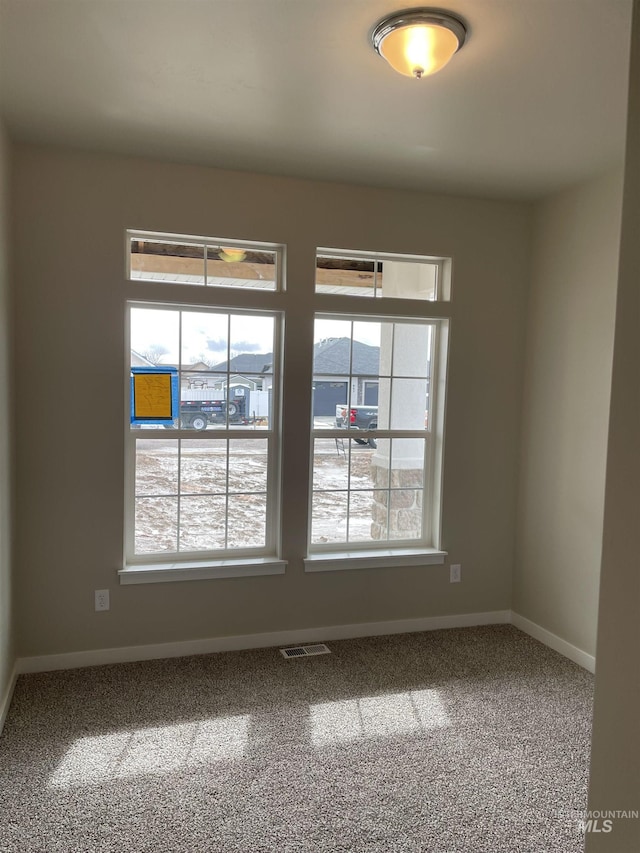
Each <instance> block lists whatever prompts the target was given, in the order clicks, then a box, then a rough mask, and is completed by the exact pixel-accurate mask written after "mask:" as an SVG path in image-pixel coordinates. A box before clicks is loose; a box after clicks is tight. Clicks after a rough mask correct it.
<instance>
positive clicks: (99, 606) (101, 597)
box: [95, 589, 109, 610]
mask: <svg viewBox="0 0 640 853" xmlns="http://www.w3.org/2000/svg"><path fill="white" fill-rule="evenodd" d="M95 608H96V610H108V609H109V590H108V589H97V590H96V591H95Z"/></svg>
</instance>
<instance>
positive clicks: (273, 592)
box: [14, 146, 530, 655]
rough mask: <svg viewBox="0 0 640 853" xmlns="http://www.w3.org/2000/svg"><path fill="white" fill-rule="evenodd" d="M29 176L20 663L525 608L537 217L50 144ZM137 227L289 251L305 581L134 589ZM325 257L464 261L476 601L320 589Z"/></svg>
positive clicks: (293, 522) (288, 455) (458, 281)
mask: <svg viewBox="0 0 640 853" xmlns="http://www.w3.org/2000/svg"><path fill="white" fill-rule="evenodd" d="M14 177H15V194H14V197H15V208H14V210H15V247H16V271H17V281H16V299H15V308H16V313H15V324H16V342H17V343H16V392H15V401H14V403H15V407H16V412H18V413H20V414H19V417H18V422H19V425H20V429H19V430H18V431H17V466H18V471H19V479H18V483H17V529H16V544H17V548H16V559H17V576H18V579H19V580H18V589H17V591H18V598H19V602H18V619H17V622H18V626H19V653H20V655H36V654H47V653H55V652H65V651H73V650H80V649H98V648H107V647H112V646H120V645H133V644H140V643H155V642H162V641H167V642H169V641H177V640H183V639H189V638H201V637H215V636H224V635H231V634H245V633H253V632H262V631H272V630H279V629H295V628H300V627H312V626H323V625H335V624H346V623H358V622H366V621H378V620H391V619H401V618H410V617H420V616H429V615H442V614H452V613H464V612H476V611H487V610H497V609H503V608H508V607H509V605H510V594H511V573H512V567H513V550H514V528H515V518H514V512H515V511H514V506H515V498H516V465H517V447H518V436H519V417H520V398H521V390H520V381H521V370H522V350H523V343H522V341H523V331H524V309H525V293H526V284H527V270H528V260H529V259H528V248H529V246H528V241H529V225H530V223H529V208H528V206H526V205H521V204H516V203H513V204H512V203H505V202H495V201H478V200H472V199H463V198H446V197H439V196H432V195H427V194H424V193H412V192H400V191H390V190H373V189H367V188H361V187H360V188H358V187H349V186H344V185H338V184H329V183H326V184H325V183H312V182H305V181H298V180H289V179H280V178H273V177H265V176H257V175H249V174H243V173H230V172H221V171H216V170H210V169H203V168H197V167H187V166H177V165H169V164H161V163H155V162H150V161H144V160H129V159H118V158H110V157H103V156H92V155H83V154H76V153H72V152H64V151H58V150H54V149H46V148H38V147H30V146H17V148H16V149H15V175H14ZM127 227H129V228H139V229H149V230H158V231H169V232H179V233H192V234H204V235H211V236H217V237H236V238H245V239H257V240H265V241H273V242H283V243H286V244H287V245H288V286H289V288H290V290H289V295H288V296H287V299H288V300H289V303H290V316H289V318H288V323H287V332H286V341H285V348H286V360H287V365H288V372H287V377H286V383H285V396H286V400H287V402H286V404H285V413H284V446H285V463H284V502H283V515H284V520H283V529H284V556H285V557H286V558H288V559H289V561H290V562H289V568H288V571H287V573H286V575H284V576H276V577H263V578H248V579H228V580H218V581H198V582H184V583H171V584H166V583H165V584H157V585H146V586H127V587H121V586H118V584H117V578H116V571H117V569H118V568H119V566H120V565H121V543H122V527H123V488H124V486H123V436H122V432H123V429H122V425H123V422H124V389H123V384H124V338H123V325H124V324H123V313H124V311H123V306H124V294H125V285H124V283H123V270H124V256H123V253H124V240H123V237H124V230H125V228H127ZM316 245H321V246H337V247H343V248H359V249H377V250H380V251H387V252H393V251H402V252H416V253H433V254H440V255H445V256H452V257H453V258H454V297H455V299H454V302H453V303H452V305H451V311H452V325H451V331H452V334H451V349H450V391H449V397H448V410H447V445H446V460H445V484H444V512H443V516H444V518H443V533H444V542H443V544H444V547H445V548H446V549H448V550H449V552H450V554H451V561H453V562H460V563H462V566H463V582H462V583H461V584H454V585H451V584H449V582H448V568H447V567H446V566H435V567H430V568H428V567H427V568H403V569H394V570H385V569H376V570H359V571H347V572H336V573H323V574H311V575H305V574H304V572H303V564H302V557H303V554H304V545H305V531H306V522H307V498H306V491H307V485H308V482H307V480H308V474H307V472H308V455H307V453H308V451H307V439H306V434H307V430H308V427H309V411H310V383H309V372H310V368H311V359H312V335H311V331H312V327H311V316H312V315H311V312H312V293H313V282H314V248H315V246H316ZM141 292H142V285H141ZM427 310H428V309H427ZM45 378H46V380H47V381H44V379H45ZM103 587H108V588H110V589H111V610H110V612H109V613H106V614H105V613H99V614H96V613H94V611H93V590H94V589H96V588H103Z"/></svg>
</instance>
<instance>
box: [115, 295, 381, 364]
mask: <svg viewBox="0 0 640 853" xmlns="http://www.w3.org/2000/svg"><path fill="white" fill-rule="evenodd" d="M341 337H351V321H349V320H325V319H321V320H316V328H315V335H314V342H317V341H320V340H324V339H325V338H341ZM182 338H183V340H182V363H183V364H194V363H195V362H197V361H200V360H202V359H203V358H204V359H205V360H206V361H210V362H211V363H213V364H216V363H219V362H222V361H226V360H227V344H228V342H230V344H231V347H230V349H231V351H232V353H233V354H234V355H239V354H240V353H271V352H273V319H272V318H271V317H268V316H258V315H249V314H244V315H240V314H234V315H232V317H231V321H230V322H228V320H227V317H226V315H224V314H215V313H211V312H209V311H207V312H204V311H202V312H198V311H184V312H183V328H182ZM354 338H355V339H356V340H358V341H361V342H362V343H366V344H369V345H371V346H380V323H377V322H356V323H354ZM155 347H160V348H161V352H162V351H164V352H163V355H162V358H161V361H160V363H163V364H177V363H178V361H179V355H180V321H179V311H177V310H175V309H167V308H160V309H156V308H132V309H131V348H132V349H134V350H135V351H136V352H138V353H140V354H141V355H142V354H144V353H145V352H149V351H150V350H152V349H153V348H155Z"/></svg>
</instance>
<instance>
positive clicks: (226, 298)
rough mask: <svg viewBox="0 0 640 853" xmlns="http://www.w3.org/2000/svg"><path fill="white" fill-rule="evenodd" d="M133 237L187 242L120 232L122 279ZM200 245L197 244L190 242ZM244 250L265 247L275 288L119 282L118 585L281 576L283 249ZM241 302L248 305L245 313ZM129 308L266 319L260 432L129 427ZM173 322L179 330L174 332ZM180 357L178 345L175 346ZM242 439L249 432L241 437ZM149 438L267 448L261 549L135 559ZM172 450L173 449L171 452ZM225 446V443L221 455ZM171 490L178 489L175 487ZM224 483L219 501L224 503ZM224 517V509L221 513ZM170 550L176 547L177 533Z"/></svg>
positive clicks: (182, 238) (229, 242) (161, 554)
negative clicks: (265, 405) (144, 447)
mask: <svg viewBox="0 0 640 853" xmlns="http://www.w3.org/2000/svg"><path fill="white" fill-rule="evenodd" d="M140 234H144V235H145V236H147V237H148V238H156V239H158V240H162V239H166V238H167V237H168V238H169V239H176V240H180V241H189V240H190V239H192V238H190V237H187V236H185V235H174V234H164V233H152V232H140V231H135V232H132V231H131V230H127V232H126V234H125V245H126V259H127V260H126V264H127V274H128V272H129V270H128V264H129V242H130V239H132V235H133V238H135V236H138V235H140ZM197 239H198V241H200V239H201V238H197ZM209 242H211V243H216V242H224V243H225V244H226V245H230V246H231V245H234V246H236V245H238V244H239V242H240V241H237V240H226V239H225V240H222V241H219V240H216V239H210V240H209ZM243 246H246V247H247V248H259V249H267V250H268V251H270V252H274V253H275V256H276V270H277V272H278V275H277V280H276V290H267V289H259V288H256V289H251V288H237V287H223V286H221V285H216V286H212V287H203V286H202V285H199V284H191V283H179V282H166V281H146V280H143V279H137V278H136V279H129V278H127V280H126V285H127V287H126V290H127V293H126V295H125V299H124V317H123V320H124V344H125V363H124V368H125V369H124V374H125V436H124V463H125V464H124V486H125V492H124V536H123V564H122V565H123V568H122V569H121V570H120V571H119V576H120V582H121V583H122V584H136V583H156V582H162V581H172V580H190V579H201V578H215V577H238V576H247V575H249V576H253V575H264V574H282V573H284V571H285V568H286V565H287V563H286V561H285V560H283V559H282V558H281V548H282V543H281V524H280V518H281V504H282V501H281V490H282V387H283V334H284V305H283V303H282V291H283V289H284V288H283V281H282V272H283V269H284V263H283V260H284V246H283V245H280V244H265V243H259V244H258V243H248V242H243ZM248 303H252V304H251V305H250V307H247V304H248ZM134 308H143V309H158V310H170V311H178V312H182V311H187V312H195V313H211V314H218V315H229V314H232V315H241V316H242V315H244V316H256V317H260V316H262V317H265V316H268V317H272V318H273V321H274V339H273V374H272V375H273V381H272V397H271V413H270V423H269V426H268V428H266V429H264V428H261V429H259V430H255V431H254V430H248V429H246V428H237V427H236V428H234V427H233V425H232V424H230V423H227V424H226V425H225V426H224V427H223V428H219V429H215V430H214V429H211V430H203V431H201V432H195V431H194V430H193V429H183V428H178V429H173V430H171V431H170V432H168V431H165V430H164V429H162V428H160V429H155V430H146V431H144V432H142V431H140V430H136V429H132V427H131V423H130V378H129V377H130V363H131V362H130V353H131V311H132V309H134ZM181 325H182V324H181V323H180V328H181ZM179 346H180V350H181V351H180V358H182V346H181V342H180V345H179ZM248 433H250V434H248ZM140 438H144V439H150V440H152V441H153V440H164V441H167V440H175V441H177V442H180V441H185V440H195V441H199V442H200V441H209V440H211V441H216V440H218V441H220V440H226V441H233V440H234V439H240V440H245V441H254V440H265V441H266V442H267V471H266V476H267V480H266V489H265V496H266V518H265V544H264V545H263V546H255V547H243V548H226V549H209V550H206V551H204V550H202V551H188V552H187V551H184V552H181V551H179V550H176V551H167V552H155V553H143V554H136V553H135V503H136V493H135V492H136V442H137V441H138V440H139V439H140ZM179 450H180V444H178V451H179ZM228 452H229V445H227V453H228ZM177 488H178V492H179V489H180V485H179V483H178V486H177ZM228 495H229V490H228V482H227V484H226V491H225V496H226V497H228ZM227 512H228V505H227V509H226V510H225V515H226V514H227ZM177 537H178V538H177V541H176V548H179V529H178V530H177Z"/></svg>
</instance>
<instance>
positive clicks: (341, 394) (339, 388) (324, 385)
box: [313, 382, 347, 417]
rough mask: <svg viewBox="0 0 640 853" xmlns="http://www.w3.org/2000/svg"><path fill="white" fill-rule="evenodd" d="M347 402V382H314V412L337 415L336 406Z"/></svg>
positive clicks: (315, 415) (315, 414)
mask: <svg viewBox="0 0 640 853" xmlns="http://www.w3.org/2000/svg"><path fill="white" fill-rule="evenodd" d="M346 402H347V383H346V382H314V390H313V414H314V417H318V416H320V415H331V416H335V413H336V406H338V405H340V404H342V403H346Z"/></svg>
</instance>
